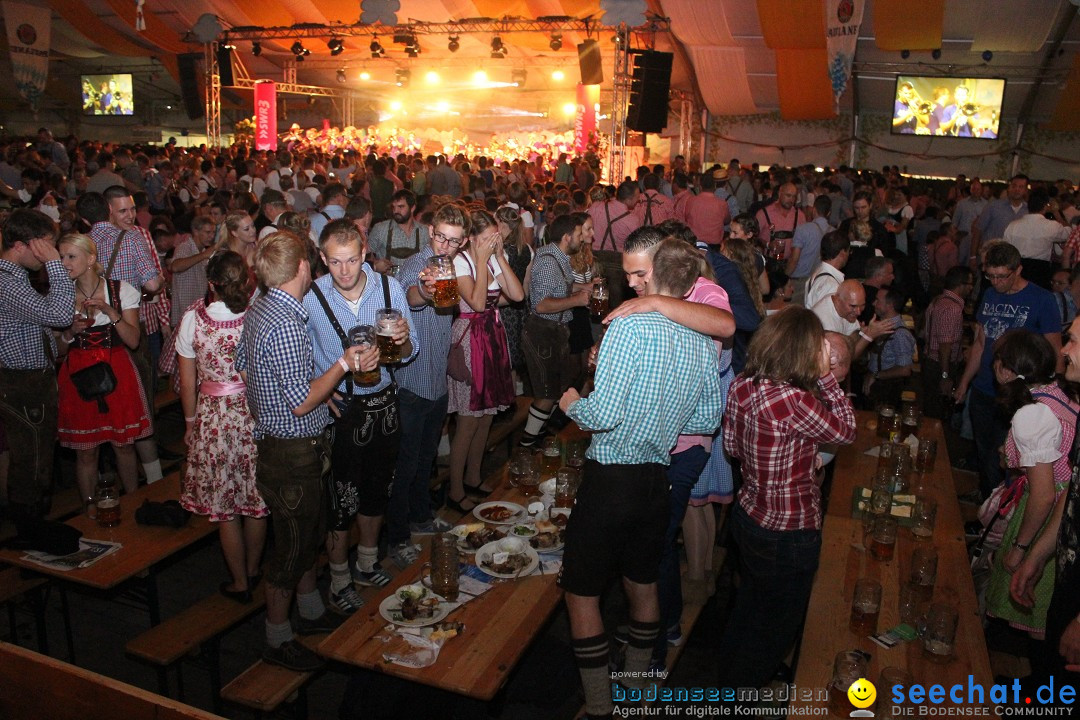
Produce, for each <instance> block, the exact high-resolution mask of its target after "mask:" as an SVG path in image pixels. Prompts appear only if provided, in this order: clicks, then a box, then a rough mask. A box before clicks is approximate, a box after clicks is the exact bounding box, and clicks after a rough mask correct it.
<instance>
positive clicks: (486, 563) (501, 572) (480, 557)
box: [476, 537, 540, 580]
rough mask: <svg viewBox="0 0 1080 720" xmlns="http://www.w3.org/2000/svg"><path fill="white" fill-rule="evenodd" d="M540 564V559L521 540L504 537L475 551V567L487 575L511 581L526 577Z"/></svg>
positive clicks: (527, 544)
mask: <svg viewBox="0 0 1080 720" xmlns="http://www.w3.org/2000/svg"><path fill="white" fill-rule="evenodd" d="M539 564H540V557H539V556H538V555H537V554H536V551H535V550H533V549H532V548H531V547H529V543H528V542H527V541H525V540H522V539H521V538H514V537H506V538H503V539H502V540H496V541H495V542H492V543H488V544H487V545H485V546H484V547H482V548H480V549H479V550H477V551H476V567H478V568H480V569H481V570H483V571H484V572H486V573H487V574H488V575H491V576H492V577H497V578H504V579H508V580H513V579H514V578H518V577H522V576H524V575H528V574H529V573H531V572H532V571H533V570H535V569H536V567H537V566H538V565H539Z"/></svg>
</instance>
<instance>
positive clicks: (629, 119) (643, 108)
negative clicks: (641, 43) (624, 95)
mask: <svg viewBox="0 0 1080 720" xmlns="http://www.w3.org/2000/svg"><path fill="white" fill-rule="evenodd" d="M673 57H674V56H673V55H672V54H671V53H664V52H656V51H655V50H640V51H633V54H632V55H631V60H632V63H633V70H632V72H631V79H630V106H629V107H628V108H627V111H626V127H627V128H628V129H630V130H634V131H635V132H651V133H658V132H660V131H661V130H663V129H664V128H665V127H667V118H668V90H670V88H671V61H672V58H673Z"/></svg>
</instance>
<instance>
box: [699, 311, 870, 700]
mask: <svg viewBox="0 0 1080 720" xmlns="http://www.w3.org/2000/svg"><path fill="white" fill-rule="evenodd" d="M829 355H830V351H829V343H828V341H827V340H826V339H825V332H824V330H823V329H822V327H821V321H820V320H818V318H817V316H816V315H814V313H812V312H810V311H809V310H807V309H805V308H799V307H790V308H787V309H786V310H782V311H781V312H778V313H776V314H775V315H770V316H769V317H767V318H765V320H764V322H762V324H761V327H759V328H758V330H757V332H756V333H754V338H753V339H752V340H751V341H750V349H749V353H748V355H747V359H746V366H745V367H744V369H743V372H742V373H741V374H740V375H739V377H738V378H736V379H735V381H734V382H733V383H732V384H731V390H730V392H729V394H728V399H727V408H726V410H725V413H724V424H723V437H724V450H726V451H727V453H728V454H729V455H730V456H731V457H733V458H735V459H737V460H739V461H740V462H741V463H742V475H743V484H742V487H741V488H740V489H739V493H738V499H737V502H736V505H735V507H734V509H733V511H732V514H731V526H732V531H731V532H732V537H733V538H734V540H735V542H736V543H737V544H738V548H739V571H740V578H741V579H742V584H741V585H740V587H739V590H738V595H737V597H736V600H735V607H734V609H733V610H732V612H731V616H730V617H729V618H728V621H727V627H726V628H725V630H724V635H723V639H722V640H721V641H720V647H719V648H718V649H717V657H720V658H723V660H722V661H721V662H722V666H721V669H720V677H719V682H720V687H762V686H763V685H765V683H766V682H768V680H769V678H771V677H772V676H773V674H774V673H775V672H776V669H777V667H778V666H779V665H780V662H781V661H782V660H783V659H784V656H785V655H786V654H787V652H788V650H789V649H790V648H791V645H792V643H794V641H795V637H796V634H797V632H798V628H799V625H800V624H801V622H802V619H803V616H804V614H805V612H806V603H807V602H808V601H809V599H810V588H811V585H812V584H813V581H814V574H815V572H816V571H817V566H818V556H819V554H820V551H821V519H822V507H821V489H820V488H819V487H818V484H817V481H816V479H815V467H814V464H815V458H816V457H817V451H818V446H819V445H820V444H822V443H839V444H848V443H850V442H852V441H853V440H854V439H855V412H854V411H853V410H852V407H851V402H850V401H849V400H848V398H847V396H846V395H844V391H843V390H842V389H841V388H840V385H839V383H837V381H836V378H834V377H833V375H832V373H831V372H830V359H829Z"/></svg>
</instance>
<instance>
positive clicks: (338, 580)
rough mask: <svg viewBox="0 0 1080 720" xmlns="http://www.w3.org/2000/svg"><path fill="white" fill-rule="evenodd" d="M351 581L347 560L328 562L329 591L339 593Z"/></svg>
mask: <svg viewBox="0 0 1080 720" xmlns="http://www.w3.org/2000/svg"><path fill="white" fill-rule="evenodd" d="M351 583H352V575H350V574H349V562H348V561H347V560H346V561H345V562H343V563H330V592H332V593H339V592H341V591H342V590H344V589H345V588H347V587H349V585H350V584H351Z"/></svg>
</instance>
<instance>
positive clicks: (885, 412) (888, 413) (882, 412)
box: [877, 405, 900, 440]
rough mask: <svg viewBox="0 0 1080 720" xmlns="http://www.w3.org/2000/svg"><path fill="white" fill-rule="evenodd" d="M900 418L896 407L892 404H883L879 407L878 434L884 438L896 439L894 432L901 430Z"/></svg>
mask: <svg viewBox="0 0 1080 720" xmlns="http://www.w3.org/2000/svg"><path fill="white" fill-rule="evenodd" d="M899 420H900V417H899V416H898V415H897V414H896V408H894V407H893V406H892V405H882V406H881V407H880V408H878V426H877V436H878V437H879V438H882V439H883V440H892V439H894V438H893V435H892V434H893V433H894V432H897V433H898V432H899V430H900V423H899Z"/></svg>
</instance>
